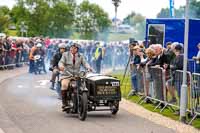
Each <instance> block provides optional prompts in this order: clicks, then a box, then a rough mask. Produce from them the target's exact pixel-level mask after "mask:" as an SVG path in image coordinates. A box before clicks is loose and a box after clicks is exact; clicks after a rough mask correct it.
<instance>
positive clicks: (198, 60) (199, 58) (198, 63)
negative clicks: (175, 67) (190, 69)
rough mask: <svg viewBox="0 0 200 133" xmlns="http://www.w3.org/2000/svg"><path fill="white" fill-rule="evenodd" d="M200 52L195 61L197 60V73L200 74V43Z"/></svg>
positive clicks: (199, 45)
mask: <svg viewBox="0 0 200 133" xmlns="http://www.w3.org/2000/svg"><path fill="white" fill-rule="evenodd" d="M197 47H198V49H199V51H198V53H197V56H194V57H193V59H194V60H196V73H200V43H199V44H198V45H197Z"/></svg>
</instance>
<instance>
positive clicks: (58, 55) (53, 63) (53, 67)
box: [49, 43, 66, 90]
mask: <svg viewBox="0 0 200 133" xmlns="http://www.w3.org/2000/svg"><path fill="white" fill-rule="evenodd" d="M58 47H59V51H58V52H57V53H56V54H55V55H54V56H53V59H52V61H51V67H50V68H49V70H50V71H52V75H51V80H50V82H51V86H50V89H51V90H54V85H55V81H56V76H58V75H59V69H58V63H59V61H60V59H61V57H62V54H63V53H64V52H65V51H66V46H65V43H60V44H59V45H58Z"/></svg>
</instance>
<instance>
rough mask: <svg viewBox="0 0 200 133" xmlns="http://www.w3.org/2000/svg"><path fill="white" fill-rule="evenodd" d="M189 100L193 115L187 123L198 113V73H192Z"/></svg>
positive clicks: (199, 107) (199, 77) (199, 93)
mask: <svg viewBox="0 0 200 133" xmlns="http://www.w3.org/2000/svg"><path fill="white" fill-rule="evenodd" d="M191 102H192V106H193V111H194V116H193V118H192V119H191V121H190V122H189V124H192V122H193V121H194V120H195V119H196V117H197V116H198V115H200V73H193V74H192V92H191Z"/></svg>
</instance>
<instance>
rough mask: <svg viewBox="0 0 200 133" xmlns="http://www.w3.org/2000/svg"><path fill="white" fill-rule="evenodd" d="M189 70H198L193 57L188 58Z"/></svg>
mask: <svg viewBox="0 0 200 133" xmlns="http://www.w3.org/2000/svg"><path fill="white" fill-rule="evenodd" d="M188 71H190V72H196V61H195V60H193V59H188Z"/></svg>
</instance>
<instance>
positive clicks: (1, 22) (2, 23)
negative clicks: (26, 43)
mask: <svg viewBox="0 0 200 133" xmlns="http://www.w3.org/2000/svg"><path fill="white" fill-rule="evenodd" d="M9 11H10V10H9V8H8V7H6V6H0V32H5V30H6V28H7V27H8V25H9V22H10V16H9Z"/></svg>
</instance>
